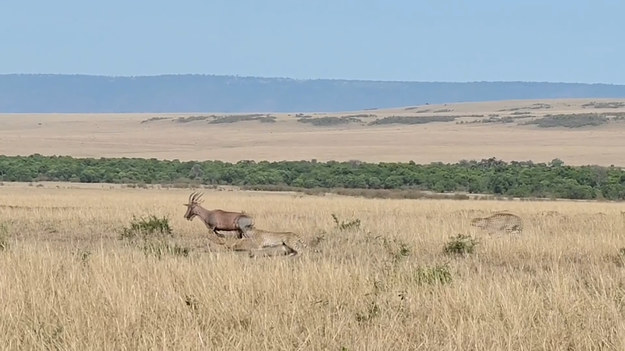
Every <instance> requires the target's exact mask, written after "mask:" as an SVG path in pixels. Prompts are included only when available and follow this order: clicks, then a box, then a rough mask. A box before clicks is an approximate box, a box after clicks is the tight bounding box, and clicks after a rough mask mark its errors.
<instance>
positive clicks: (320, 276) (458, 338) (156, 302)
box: [0, 99, 625, 350]
mask: <svg viewBox="0 0 625 351" xmlns="http://www.w3.org/2000/svg"><path fill="white" fill-rule="evenodd" d="M623 114H625V100H614V99H610V100H605V101H604V100H596V99H594V100H553V101H508V102H497V103H480V104H448V105H438V106H429V105H428V106H416V107H405V108H399V109H394V110H368V111H356V112H345V113H310V114H308V113H293V114H267V113H263V114H249V115H235V116H234V117H233V116H231V115H223V114H213V113H202V114H193V115H188V114H187V115H182V114H167V115H163V114H158V115H156V114H117V115H88V114H85V115H78V114H76V115H70V114H59V115H53V114H42V115H36V114H24V115H6V114H5V115H0V154H4V155H29V154H33V153H39V154H43V155H71V156H76V157H98V158H99V157H144V158H152V157H154V158H159V159H180V160H208V159H219V160H225V161H234V162H236V161H238V160H242V159H253V160H293V159H295V160H299V159H304V160H310V159H317V160H320V161H325V160H352V159H358V160H362V161H371V162H380V161H408V160H413V161H415V162H417V163H427V162H438V161H442V162H456V161H459V160H462V159H481V158H490V157H497V158H500V159H503V160H506V161H513V160H516V161H521V160H532V161H534V162H548V161H550V160H552V159H554V158H560V159H562V160H564V161H565V163H567V164H573V165H575V164H598V165H611V164H614V165H620V166H624V165H625V153H624V152H623V150H625V137H623V136H624V135H625V121H623ZM571 115H585V117H583V118H582V119H580V120H579V121H581V122H579V121H578V122H576V123H585V122H587V121H588V118H587V117H588V116H589V115H590V116H591V118H590V121H591V122H592V123H594V124H592V123H591V124H588V125H586V124H584V125H578V124H574V125H572V126H571V125H569V126H555V127H551V126H549V127H539V126H537V125H536V124H533V123H534V122H539V121H538V120H540V119H542V118H545V117H550V116H571ZM418 118H423V120H420V121H416V120H415V119H418ZM572 118H576V117H572ZM584 118H585V119H584ZM385 119H386V120H385ZM389 119H390V120H391V121H401V123H390V124H387V123H385V121H386V122H388V121H389ZM270 120H271V121H270ZM376 121H379V122H376ZM406 121H408V123H409V124H405V123H406ZM597 121H598V123H595V122H597ZM556 122H558V123H561V122H562V121H561V120H558V119H556ZM565 124H566V123H565ZM193 190H200V191H204V193H205V195H204V198H205V203H204V204H203V206H205V207H206V208H209V209H210V208H221V209H224V210H231V211H245V212H246V213H247V214H250V215H251V216H253V217H254V219H255V222H256V226H257V227H258V228H261V229H266V230H273V231H293V232H296V233H299V234H300V235H301V237H302V240H303V241H304V242H305V243H306V244H307V247H306V249H305V250H303V252H302V254H301V255H299V256H298V257H294V258H290V257H255V258H251V257H248V255H246V254H245V253H238V252H230V251H227V250H224V248H223V247H215V246H214V245H211V243H210V242H209V240H207V236H208V235H212V234H209V232H208V229H207V228H206V227H205V226H204V225H203V224H202V223H201V222H200V221H199V220H197V219H196V220H194V221H191V222H189V221H187V220H185V219H184V218H183V214H184V211H185V207H183V206H182V204H183V203H185V202H186V200H187V198H188V196H189V194H190V192H191V191H193ZM501 211H505V212H507V213H513V214H515V215H516V216H518V217H519V218H520V219H521V220H522V222H523V226H522V232H521V233H520V234H515V235H512V234H505V233H503V234H489V233H487V231H484V230H481V229H480V228H477V227H474V226H472V225H471V222H472V219H474V218H476V217H488V216H489V215H491V214H494V213H498V212H501ZM149 216H155V217H156V218H165V219H166V220H167V223H168V224H169V225H170V226H171V230H172V234H171V235H165V236H163V237H159V238H158V239H156V240H152V239H150V240H148V239H147V238H145V239H141V238H138V239H136V240H127V239H123V235H122V234H123V233H125V231H124V229H127V228H128V227H129V226H130V224H131V223H133V222H134V221H135V220H136V219H143V218H149ZM459 235H460V236H459ZM460 238H464V239H466V238H470V239H471V241H469V242H468V243H469V244H471V245H475V246H471V247H472V248H473V249H474V251H473V252H467V253H465V254H455V253H454V252H453V250H455V249H454V248H456V249H457V248H458V247H459V246H458V245H460V244H459V239H460ZM473 239H475V240H476V241H472V240H473ZM460 241H461V240H460ZM461 242H462V241H461ZM454 243H455V244H457V245H456V246H454V245H450V244H454ZM464 243H465V244H464V245H466V244H467V242H464ZM460 246H462V245H460ZM467 247H468V246H467ZM450 248H451V249H450ZM0 267H2V274H0V345H1V347H0V348H3V349H12V350H50V349H58V350H87V349H89V350H96V349H101V350H154V349H163V350H396V349H397V350H399V349H402V350H623V349H625V274H624V271H623V270H624V269H625V268H624V267H625V204H624V203H622V202H588V201H492V200H463V201H460V200H431V199H428V200H426V199H420V200H408V199H402V200H399V199H364V198H356V197H344V196H338V195H332V194H325V195H305V194H300V193H290V192H282V193H272V192H255V191H238V190H237V189H235V188H220V189H175V188H167V187H164V186H159V185H148V186H144V187H142V188H139V187H128V186H124V185H109V184H78V183H53V182H40V183H9V182H5V183H0Z"/></svg>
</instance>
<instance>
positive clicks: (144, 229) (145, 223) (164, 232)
mask: <svg viewBox="0 0 625 351" xmlns="http://www.w3.org/2000/svg"><path fill="white" fill-rule="evenodd" d="M164 236H173V233H172V230H171V227H170V226H169V219H167V217H163V218H158V217H156V216H154V215H149V216H148V217H147V218H144V217H140V218H137V217H135V216H133V217H132V221H130V225H129V226H128V227H125V228H123V229H122V233H121V235H120V239H128V240H134V239H137V238H143V239H145V238H149V237H164Z"/></svg>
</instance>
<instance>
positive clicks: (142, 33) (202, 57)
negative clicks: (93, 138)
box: [0, 0, 625, 85]
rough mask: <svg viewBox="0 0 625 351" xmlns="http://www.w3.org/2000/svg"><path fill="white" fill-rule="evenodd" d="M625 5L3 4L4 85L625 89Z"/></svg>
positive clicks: (195, 0)
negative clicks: (63, 77)
mask: <svg viewBox="0 0 625 351" xmlns="http://www.w3.org/2000/svg"><path fill="white" fill-rule="evenodd" d="M624 12H625V3H623V2H619V1H616V0H608V1H602V2H587V1H572V2H571V1H563V0H554V1H550V2H548V3H545V2H543V1H538V0H530V1H524V2H522V3H517V2H514V3H508V2H505V3H504V2H499V1H495V0H488V1H487V0H481V1H474V2H470V3H465V2H462V1H448V2H424V1H416V2H413V1H408V0H405V1H395V2H392V3H389V2H382V1H375V0H363V1H348V0H341V1H317V2H304V1H289V0H269V1H264V2H255V1H252V0H242V1H237V2H229V1H212V2H210V3H208V2H204V1H200V0H182V1H178V2H175V3H171V2H167V1H162V0H157V1H145V0H139V1H134V2H122V1H120V0H111V1H108V2H104V3H85V2H81V1H78V0H64V1H58V2H47V1H43V0H32V1H24V2H10V3H2V4H0V35H1V36H2V38H3V43H2V50H3V52H4V53H10V54H9V55H6V54H5V55H2V57H1V58H0V74H84V75H96V76H116V77H135V76H158V75H169V74H173V75H177V74H201V75H217V76H221V75H225V76H240V77H262V78H289V79H295V80H302V79H304V80H307V79H336V80H343V79H345V80H363V81H400V82H567V83H590V84H592V83H604V84H616V85H622V84H625V70H624V69H622V61H621V57H623V56H624V55H625V44H624V43H623V41H622V40H621V38H620V36H621V33H622V30H621V22H620V20H621V18H620V17H621V14H622V13H624Z"/></svg>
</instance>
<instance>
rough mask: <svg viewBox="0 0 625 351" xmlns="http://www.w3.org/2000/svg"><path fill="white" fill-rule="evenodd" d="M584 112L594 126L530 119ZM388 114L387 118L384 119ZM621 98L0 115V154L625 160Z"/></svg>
mask: <svg viewBox="0 0 625 351" xmlns="http://www.w3.org/2000/svg"><path fill="white" fill-rule="evenodd" d="M582 115H586V116H588V115H594V116H596V117H597V118H599V119H600V120H598V121H597V122H600V123H596V124H595V125H590V124H583V123H580V124H574V125H572V126H571V125H569V127H564V126H557V125H556V126H554V127H547V128H545V127H539V126H537V125H536V124H532V123H538V120H539V119H542V118H545V117H549V116H562V117H563V118H565V119H571V120H574V119H575V118H576V117H577V118H579V117H580V116H582ZM393 118H395V119H393ZM624 136H625V100H624V99H621V100H618V99H609V100H599V99H573V100H564V99H563V100H518V101H504V102H485V103H460V104H446V105H423V106H409V107H402V108H397V109H387V110H365V111H348V112H343V113H295V112H294V113H291V114H285V113H275V114H274V113H258V114H239V115H228V114H220V113H196V114H0V154H4V155H30V154H33V153H40V154H43V155H69V156H75V157H96V158H99V157H142V158H158V159H179V160H209V159H210V160H222V161H230V162H236V161H239V160H257V161H258V160H268V161H282V160H311V159H317V160H319V161H328V160H336V161H348V160H361V161H370V162H382V161H401V162H408V161H410V160H412V161H414V162H416V163H430V162H451V163H453V162H458V161H460V160H463V159H466V160H471V159H475V160H480V159H483V158H491V157H496V158H498V159H502V160H504V161H527V160H532V161H534V162H549V161H551V160H553V159H555V158H559V159H561V160H563V161H564V162H565V163H566V164H570V165H587V164H591V165H592V164H596V165H602V166H609V165H612V164H613V165H617V166H625V152H623V150H625V137H624Z"/></svg>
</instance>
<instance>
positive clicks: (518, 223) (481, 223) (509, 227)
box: [471, 212, 523, 235]
mask: <svg viewBox="0 0 625 351" xmlns="http://www.w3.org/2000/svg"><path fill="white" fill-rule="evenodd" d="M471 225H472V226H474V227H478V228H480V229H483V230H485V231H487V232H488V233H489V234H491V235H492V234H501V233H510V234H520V233H521V231H523V221H522V220H521V217H519V216H517V215H514V214H512V213H506V212H498V213H495V214H493V215H490V216H488V217H483V218H479V217H478V218H473V219H472V220H471Z"/></svg>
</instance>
